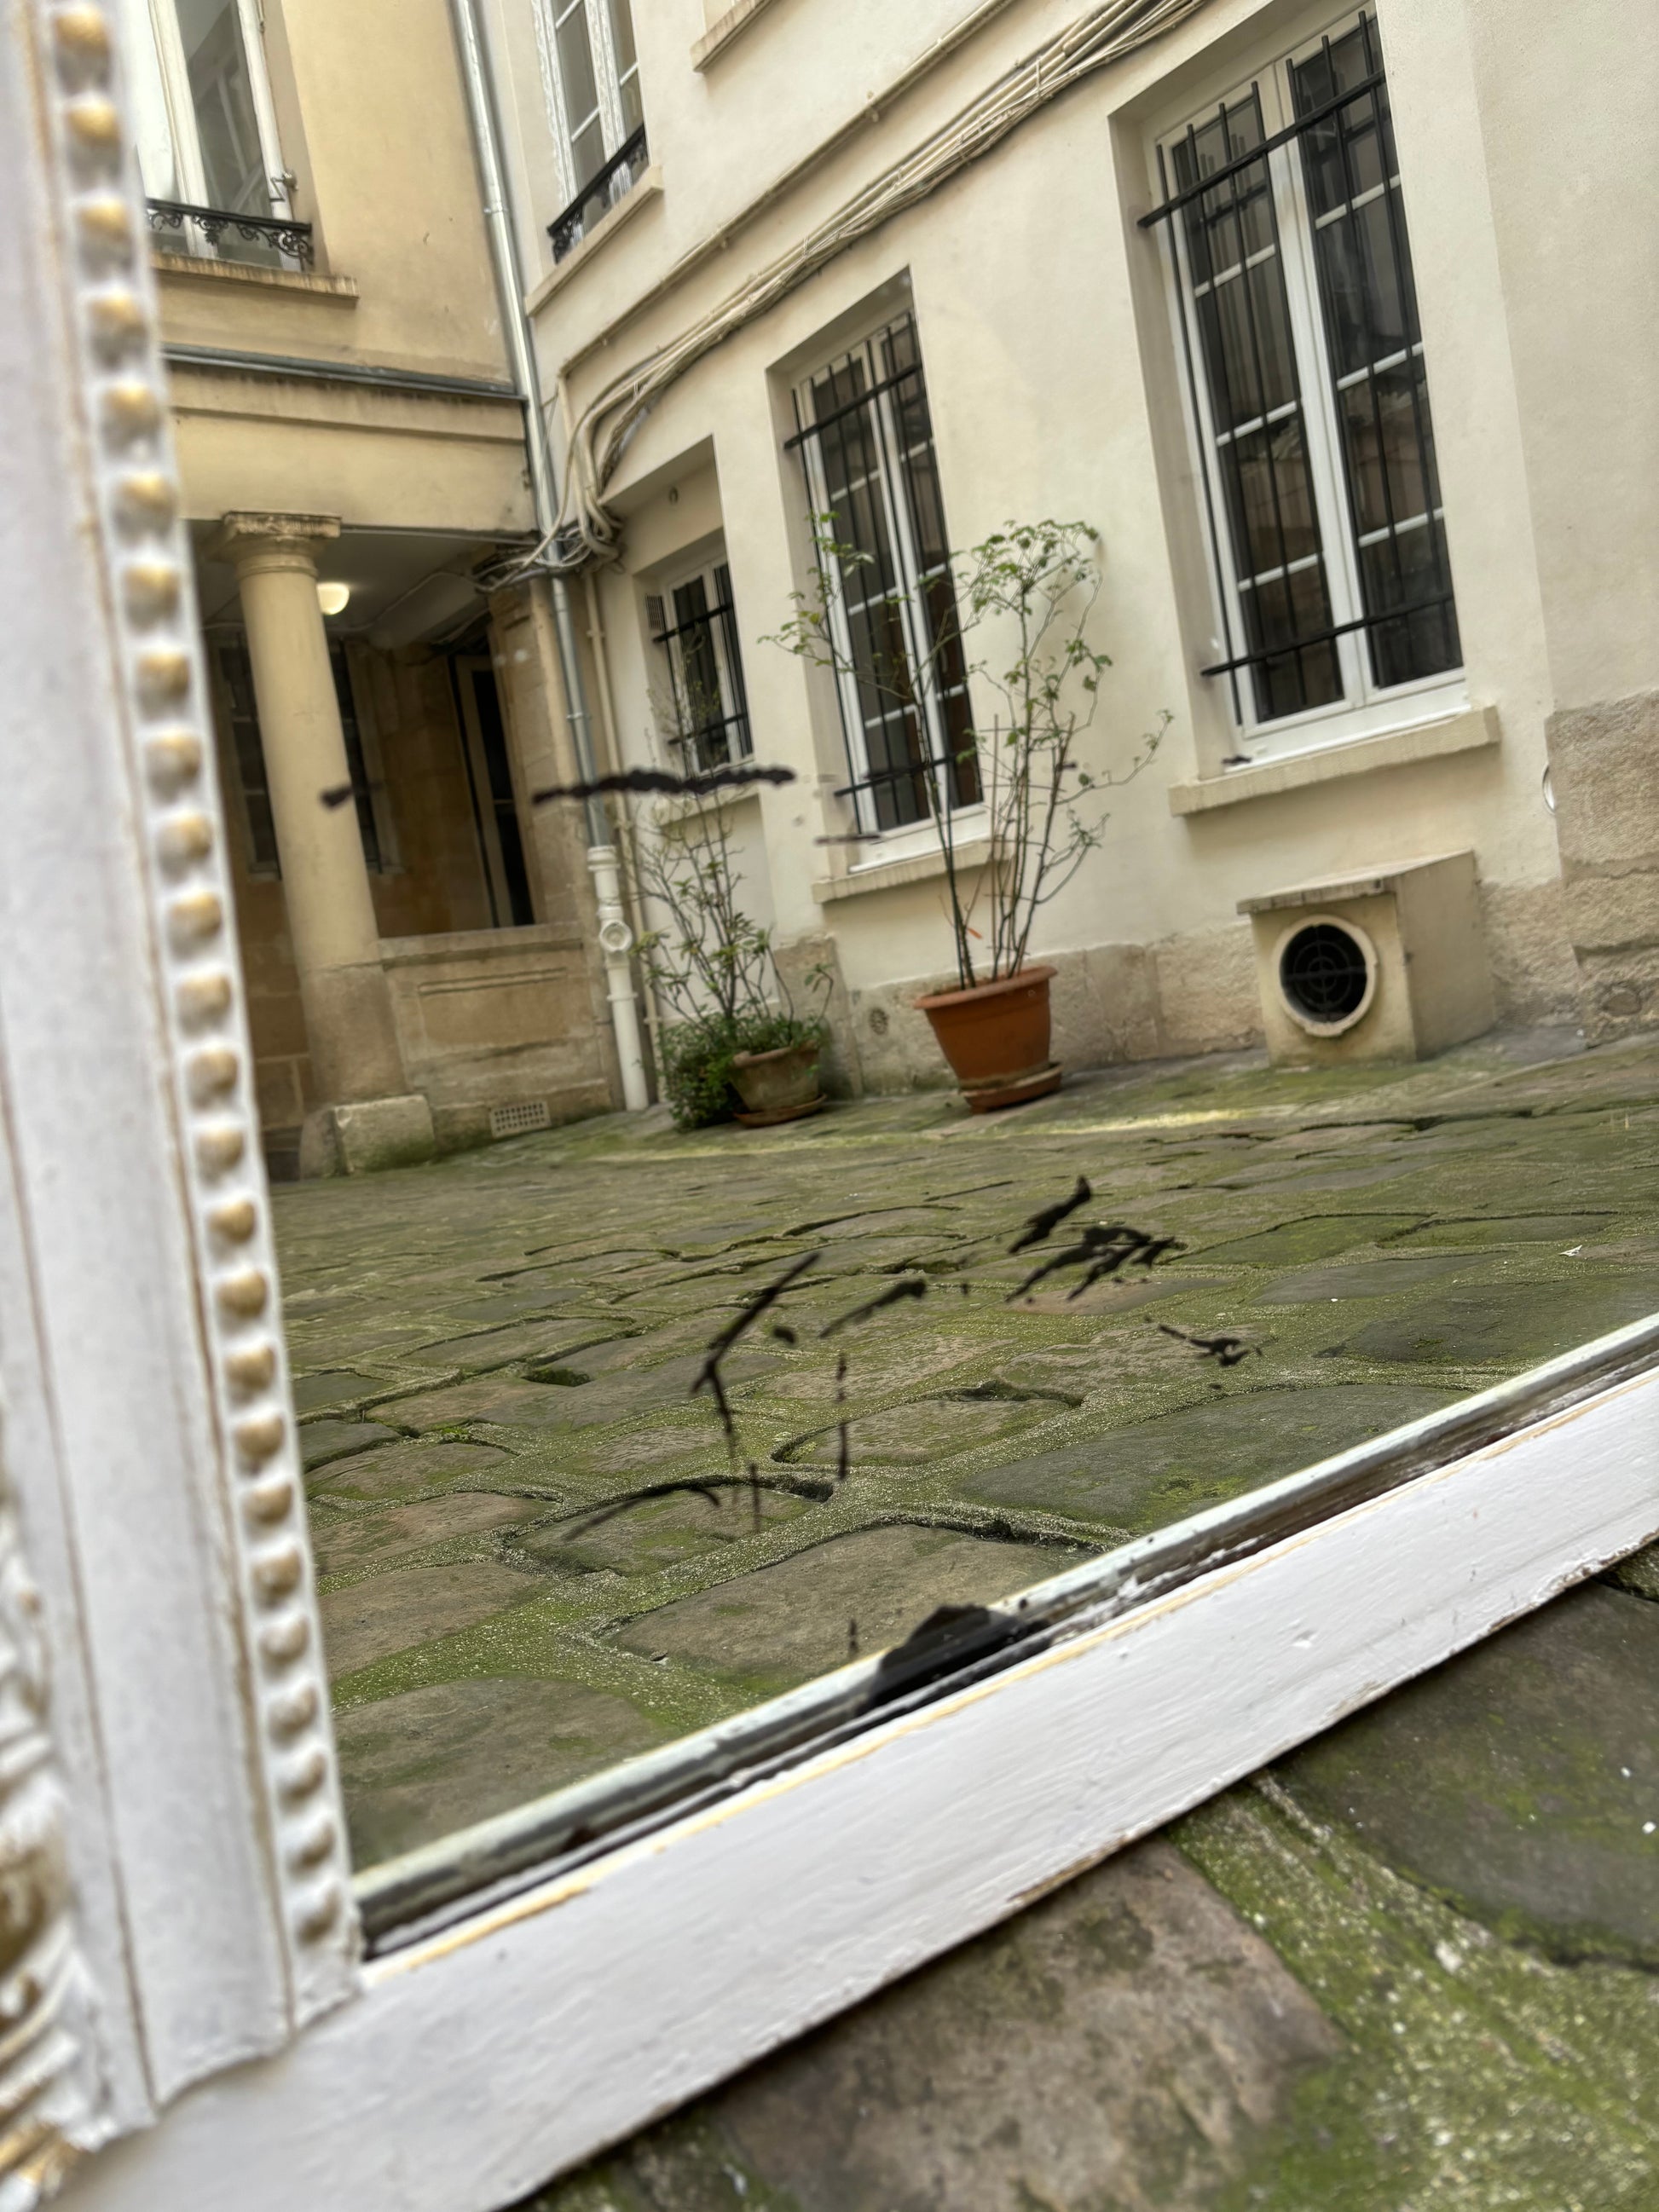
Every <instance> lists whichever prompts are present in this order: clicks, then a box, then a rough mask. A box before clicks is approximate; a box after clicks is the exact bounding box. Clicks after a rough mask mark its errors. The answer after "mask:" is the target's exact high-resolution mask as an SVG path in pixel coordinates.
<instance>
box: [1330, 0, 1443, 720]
mask: <svg viewBox="0 0 1659 2212" xmlns="http://www.w3.org/2000/svg"><path fill="white" fill-rule="evenodd" d="M1381 67H1382V62H1381V56H1380V52H1379V51H1378V48H1377V46H1376V36H1375V31H1374V27H1373V26H1372V24H1371V23H1370V21H1369V19H1366V18H1363V17H1362V19H1361V21H1359V23H1358V25H1357V26H1356V27H1354V29H1353V30H1352V31H1351V32H1348V33H1346V34H1345V35H1344V36H1343V37H1342V38H1340V39H1337V40H1326V41H1325V43H1324V45H1323V46H1322V49H1321V51H1320V52H1318V53H1317V54H1316V55H1314V56H1313V57H1312V58H1310V60H1308V61H1306V62H1304V63H1300V64H1297V66H1296V67H1295V68H1294V69H1293V70H1291V82H1292V87H1293V90H1294V94H1295V98H1296V104H1297V109H1298V111H1299V112H1303V113H1305V112H1308V110H1310V108H1314V107H1317V106H1320V105H1321V104H1322V102H1324V101H1326V100H1329V99H1331V98H1333V97H1334V95H1335V94H1338V93H1340V92H1342V91H1344V90H1347V89H1349V88H1352V87H1353V86H1355V85H1358V84H1361V83H1364V82H1365V80H1366V79H1367V78H1368V77H1370V76H1375V75H1377V74H1378V73H1380V70H1381ZM1301 143H1302V173H1303V179H1304V184H1305V186H1306V189H1307V194H1308V200H1309V204H1310V208H1311V209H1312V210H1313V214H1314V218H1315V226H1316V227H1315V239H1316V257H1315V258H1316V266H1317V269H1318V272H1319V293H1320V307H1321V310H1322V315H1323V319H1324V325H1325V333H1326V341H1327V343H1328V347H1329V350H1330V357H1331V365H1332V369H1333V372H1334V376H1335V379H1336V382H1337V386H1338V392H1337V418H1338V422H1339V425H1340V435H1341V443H1342V459H1343V467H1344V473H1345V476H1346V484H1347V495H1348V507H1349V519H1350V523H1351V526H1352V530H1353V533H1354V538H1355V541H1356V550H1357V552H1358V565H1359V577H1360V590H1361V596H1362V599H1363V602H1364V611H1365V613H1366V615H1367V616H1368V617H1369V616H1375V615H1378V614H1381V613H1383V611H1386V610H1388V609H1389V608H1393V607H1411V608H1414V609H1417V610H1419V611H1417V612H1415V613H1413V614H1412V615H1410V616H1408V617H1405V618H1403V619H1401V621H1399V622H1397V623H1386V624H1383V625H1381V626H1374V627H1370V628H1368V629H1367V630H1366V632H1365V639H1366V646H1367V650H1368V653H1369V655H1370V665H1371V674H1372V678H1373V681H1374V682H1376V684H1379V685H1382V686H1387V685H1389V684H1404V683H1409V682H1411V681H1413V680H1414V679H1415V678H1419V677H1424V676H1431V675H1435V674H1437V673H1438V672H1439V671H1442V670H1444V669H1450V668H1455V667H1456V666H1457V665H1458V663H1459V658H1460V652H1459V645H1458V639H1457V624H1456V618H1455V613H1454V611H1453V609H1452V605H1451V576H1450V570H1449V567H1448V565H1447V562H1446V552H1445V532H1444V529H1443V526H1442V523H1441V520H1440V514H1439V492H1438V488H1437V483H1436V481H1435V470H1434V431H1433V425H1432V422H1431V416H1430V413H1429V394H1428V384H1427V379H1426V376H1425V370H1424V366H1423V354H1422V346H1421V343H1420V341H1419V332H1418V324H1417V302H1416V295H1415V292H1414V290H1413V283H1412V268H1411V251H1410V247H1409V246H1408V244H1407V236H1406V214H1405V209H1404V207H1403V205H1402V204H1401V196H1400V179H1399V177H1398V175H1397V174H1396V173H1395V168H1394V161H1395V153H1394V141H1393V135H1392V131H1391V130H1390V127H1389V104H1388V91H1387V88H1386V87H1384V86H1381V85H1379V86H1376V87H1375V88H1373V89H1372V90H1371V91H1370V92H1367V93H1363V94H1359V95H1358V97H1357V98H1355V99H1353V100H1350V101H1349V102H1348V103H1347V104H1346V106H1343V107H1340V108H1339V109H1338V110H1337V111H1336V112H1335V113H1334V115H1331V116H1329V117H1328V118H1326V119H1325V120H1324V121H1323V122H1322V123H1320V124H1318V125H1315V126H1314V128H1313V129H1312V130H1311V131H1309V132H1308V133H1307V134H1306V136H1305V137H1304V139H1303V141H1302V142H1301Z"/></svg>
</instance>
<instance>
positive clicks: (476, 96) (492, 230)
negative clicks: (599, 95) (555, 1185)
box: [450, 0, 651, 1114]
mask: <svg viewBox="0 0 1659 2212" xmlns="http://www.w3.org/2000/svg"><path fill="white" fill-rule="evenodd" d="M450 4H451V9H452V11H453V16H454V21H455V39H456V44H457V46H459V50H460V57H461V72H462V75H463V76H464V78H465V82H466V104H467V112H468V114H469V116H470V117H471V124H472V146H473V151H474V154H475V155H476V157H477V164H478V177H479V181H480V183H481V184H482V185H483V206H484V222H485V226H486V228H488V230H489V252H490V258H491V260H492V261H493V263H494V264H495V289H496V292H497V294H498V295H499V297H500V301H501V328H502V330H503V331H504V332H505V333H506V337H507V359H508V361H509V362H510V363H511V365H512V369H513V384H514V385H515V386H516V387H517V389H518V393H519V398H520V404H522V406H523V409H524V427H525V449H526V455H527V457H528V459H529V463H530V488H531V494H532V499H533V501H534V503H535V509H536V527H537V529H538V532H540V533H541V534H542V536H543V537H544V538H545V537H547V536H550V534H551V532H553V530H554V529H555V528H556V526H557V522H558V514H559V499H558V488H557V484H556V479H555V477H554V472H553V454H552V449H551V447H550V445H549V443H548V437H547V417H546V413H545V410H544V407H543V404H542V390H541V377H540V373H539V371H538V368H537V363H536V346H535V339H534V337H533V335H532V331H531V328H530V322H529V319H528V317H527V316H526V313H525V309H524V275H523V271H522V270H521V269H520V266H519V245H518V240H517V238H516V236H515V235H514V233H513V212H512V209H511V206H510V204H509V203H508V199H507V172H506V170H505V168H504V167H503V165H502V161H501V132H500V129H499V127H498V125H497V123H496V118H495V100H494V98H493V96H492V94H491V91H490V84H489V67H488V64H487V63H486V61H485V58H484V34H483V22H482V21H481V20H480V17H479V14H478V0H450ZM550 584H551V587H552V592H553V630H554V635H555V637H556V640H557V642H558V651H559V674H560V677H561V678H562V682H563V685H564V700H565V714H566V718H567V720H568V722H569V725H570V739H571V744H572V745H573V747H574V751H575V755H576V772H577V774H578V775H580V778H581V780H582V781H583V782H584V783H592V781H594V779H595V777H596V775H597V774H598V769H597V766H596V763H595V759H594V752H593V718H592V714H591V712H590V711H589V708H588V704H587V685H586V680H585V678H584V677H583V675H582V663H581V653H580V647H579V646H578V644H577V641H576V624H575V620H574V617H573V615H572V612H571V606H570V587H569V586H568V584H567V582H566V581H565V579H564V578H563V577H562V576H559V575H556V576H554V577H552V578H551V579H550ZM586 806H587V866H588V870H589V872H590V873H591V874H592V878H593V892H594V897H595V900H596V902H597V904H598V907H599V949H600V951H602V952H603V953H604V955H605V989H606V994H607V995H608V997H609V999H610V1002H611V1027H612V1029H613V1030H615V1032H616V1037H617V1059H618V1060H619V1061H620V1062H621V1065H622V1081H623V1105H624V1106H625V1107H626V1109H628V1111H629V1113H630V1114H637V1113H639V1112H641V1111H642V1109H644V1108H645V1107H647V1106H648V1105H649V1104H650V1103H651V1093H650V1090H649V1087H648V1086H647V1083H646V1079H645V1055H644V1053H643V1052H642V1050H641V1040H640V1010H639V1004H638V1001H637V1000H635V996H634V971H633V968H632V965H631V963H630V958H629V956H630V955H631V953H632V952H633V950H634V933H633V931H632V929H630V928H629V923H628V916H627V914H626V912H625V911H624V909H623V900H622V875H621V863H620V860H619V857H618V854H617V848H616V846H615V844H614V843H613V842H612V838H611V822H610V818H609V817H608V816H607V815H606V813H605V802H604V800H603V799H600V798H599V797H598V796H597V795H595V796H592V797H590V798H589V799H588V800H587V802H586Z"/></svg>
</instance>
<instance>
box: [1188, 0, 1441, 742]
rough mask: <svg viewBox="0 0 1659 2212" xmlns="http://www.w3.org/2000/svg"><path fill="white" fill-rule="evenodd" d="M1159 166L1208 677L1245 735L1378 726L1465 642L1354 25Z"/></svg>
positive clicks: (1379, 105) (1391, 164)
mask: <svg viewBox="0 0 1659 2212" xmlns="http://www.w3.org/2000/svg"><path fill="white" fill-rule="evenodd" d="M1159 161H1160V165H1161V169H1162V173H1163V179H1164V189H1165V192H1166V194H1167V195H1168V197H1167V198H1166V202H1165V205H1164V208H1163V209H1161V210H1159V211H1158V216H1163V217H1164V218H1167V219H1168V220H1169V223H1170V240H1171V250H1172V252H1173V255H1174V259H1175V264H1176V272H1177V278H1178V283H1179V286H1180V292H1181V308H1182V337H1183V341H1184V343H1185V348H1186V354H1187V360H1188V368H1189V369H1190V372H1191V392H1192V400H1193V410H1194V420H1195V423H1196V428H1197V432H1198V437H1199V441H1200V446H1201V447H1202V449H1203V459H1204V465H1205V480H1206V503H1207V512H1208V516H1209V521H1210V526H1211V529H1212V536H1213V539H1214V548H1215V555H1216V571H1217V586H1218V593H1219V597H1220V601H1221V611H1222V627H1223V634H1224V636H1225V652H1224V653H1223V656H1222V658H1221V659H1220V661H1219V663H1218V665H1217V666H1216V667H1214V668H1213V669H1212V670H1209V671H1206V673H1211V674H1215V675H1218V676H1223V677H1225V678H1228V679H1229V680H1230V681H1231V684H1232V688H1233V698H1234V702H1235V707H1236V709H1237V717H1238V720H1239V724H1240V726H1241V730H1242V732H1243V734H1244V735H1245V736H1246V737H1247V738H1248V737H1250V736H1255V735H1271V734H1276V733H1279V732H1283V733H1285V734H1286V735H1288V736H1289V737H1290V738H1291V739H1292V740H1293V741H1294V740H1296V739H1297V737H1298V735H1299V737H1300V740H1301V741H1302V742H1307V741H1308V739H1309V738H1310V737H1312V736H1315V735H1317V734H1318V729H1319V726H1320V725H1321V724H1322V723H1324V722H1326V721H1328V720H1331V719H1333V718H1334V717H1337V716H1340V717H1341V718H1342V723H1343V727H1344V730H1345V731H1346V730H1347V729H1348V728H1350V727H1351V726H1352V724H1353V722H1354V720H1355V719H1356V717H1357V719H1358V723H1359V726H1362V727H1363V726H1368V725H1369V726H1382V725H1383V723H1384V722H1386V721H1387V720H1390V719H1395V718H1397V715H1398V713H1399V706H1400V702H1401V699H1402V697H1406V696H1410V695H1412V694H1414V693H1419V692H1431V691H1433V690H1436V689H1437V688H1441V687H1443V686H1445V685H1446V684H1447V683H1448V679H1449V678H1455V675H1456V672H1457V671H1458V668H1459V665H1460V662H1461V659H1462V654H1461V651H1460V647H1459V643H1458V635H1457V619H1456V613H1455V607H1454V605H1453V599H1452V586H1451V574H1450V569H1449V565H1448V562H1447V557H1446V538H1445V530H1444V524H1443V510H1442V507H1441V501H1440V487H1439V481H1438V478H1437V475H1436V471H1435V460H1434V431H1433V425H1432V421H1431V416H1430V411H1429V395H1428V384H1427V379H1426V373H1425V366H1424V359H1423V342H1422V337H1421V333H1420V331H1419V326H1418V318H1417V301H1416V295H1415V292H1414V290H1413V283H1412V265H1411V249H1410V246H1409V243H1408V241H1407V234H1406V217H1405V211H1404V209H1403V207H1402V205H1401V196H1400V175H1399V164H1398V161H1397V159H1396V156H1395V143H1394V131H1393V128H1392V125H1391V124H1390V120H1389V96H1388V88H1387V85H1386V83H1385V82H1384V77H1383V59H1382V52H1381V49H1380V47H1379V46H1378V43H1377V37H1376V23H1375V21H1374V20H1373V18H1372V17H1370V15H1364V14H1362V15H1358V16H1357V17H1350V18H1348V19H1347V20H1346V21H1345V22H1344V23H1343V24H1342V25H1341V26H1340V27H1338V28H1337V29H1336V30H1334V31H1332V32H1330V33H1328V34H1327V35H1325V36H1324V37H1322V38H1321V39H1319V40H1316V41H1315V42H1314V43H1313V44H1312V45H1311V46H1308V47H1304V48H1302V49H1300V50H1299V51H1298V52H1296V53H1294V54H1292V55H1291V56H1290V57H1289V58H1287V59H1286V60H1285V61H1284V62H1283V63H1282V64H1279V66H1278V67H1276V68H1275V69H1273V70H1268V71H1266V72H1264V73H1263V74H1262V75H1261V76H1259V77H1257V78H1255V80H1253V81H1252V82H1250V83H1249V85H1247V86H1244V87H1243V88H1240V89H1238V90H1237V91H1235V92H1233V93H1231V94H1229V95H1228V97H1227V98H1226V99H1225V100H1223V101H1222V102H1221V103H1220V104H1219V105H1218V106H1216V107H1214V108H1212V109H1211V110H1209V111H1208V112H1206V113H1205V114H1203V115H1201V116H1198V117H1195V118H1193V119H1192V120H1191V121H1190V122H1189V123H1188V125H1186V127H1185V128H1184V129H1183V130H1182V131H1180V132H1178V133H1177V134H1176V136H1175V137H1172V138H1170V139H1169V140H1167V141H1166V142H1165V143H1164V145H1163V146H1162V147H1160V149H1159ZM1158 216H1154V217H1153V218H1151V220H1154V221H1156V220H1158Z"/></svg>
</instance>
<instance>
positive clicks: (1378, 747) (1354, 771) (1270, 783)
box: [1170, 707, 1500, 814]
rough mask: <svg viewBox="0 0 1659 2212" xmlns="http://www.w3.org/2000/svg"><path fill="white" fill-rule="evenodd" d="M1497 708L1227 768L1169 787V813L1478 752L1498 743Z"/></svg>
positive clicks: (1476, 709)
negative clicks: (1214, 773) (1448, 756)
mask: <svg viewBox="0 0 1659 2212" xmlns="http://www.w3.org/2000/svg"><path fill="white" fill-rule="evenodd" d="M1499 737H1500V732H1499V730H1498V709H1497V708H1495V707H1470V708H1466V709H1465V711H1464V712H1463V713H1462V714H1449V715H1447V716H1445V717H1444V718H1443V719H1442V720H1439V721H1435V722H1419V723H1418V724H1417V725H1416V726H1415V727H1413V728H1412V729H1409V730H1388V731H1385V732H1383V735H1382V736H1381V737H1376V738H1352V740H1351V741H1350V742H1349V743H1348V744H1334V745H1327V746H1324V747H1322V749H1321V750H1319V751H1317V752H1310V753H1295V754H1292V755H1291V757H1289V758H1288V759H1286V760H1273V761H1260V762H1257V763H1255V764H1254V765H1253V766H1252V767H1249V768H1239V769H1224V770H1223V771H1222V773H1221V774H1220V775H1206V776H1202V777H1200V779H1199V780H1198V781H1196V782H1194V783H1173V784H1171V785H1170V813H1171V814H1207V813H1209V812H1210V811H1212V809H1213V808H1215V807H1218V806H1237V805H1240V804H1241V803H1242V802H1243V800H1245V799H1273V798H1276V797H1277V796H1278V795H1279V793H1280V792H1285V791H1300V790H1302V789H1304V787H1306V786H1308V785H1310V784H1316V783H1334V782H1335V781H1337V780H1338V778H1339V777H1342V776H1349V775H1371V774H1373V773H1374V772H1375V771H1376V769H1385V768H1409V767H1411V766H1412V765H1413V763H1415V762H1418V761H1425V760H1439V759H1441V758H1442V757H1444V756H1446V755H1448V754H1450V753H1468V752H1478V751H1480V750H1481V749H1482V748H1483V747H1484V746H1486V745H1495V744H1498V741H1499Z"/></svg>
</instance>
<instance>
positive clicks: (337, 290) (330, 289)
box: [150, 248, 359, 307]
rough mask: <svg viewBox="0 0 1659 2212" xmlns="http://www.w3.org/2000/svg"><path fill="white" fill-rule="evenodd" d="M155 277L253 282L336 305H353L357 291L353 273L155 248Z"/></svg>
mask: <svg viewBox="0 0 1659 2212" xmlns="http://www.w3.org/2000/svg"><path fill="white" fill-rule="evenodd" d="M150 266H151V267H152V268H153V269H154V270H155V273H156V275H157V276H182V277H184V278H185V281H186V282H199V283H207V284H252V285H255V286H257V287H258V288H259V289H262V290H264V291H267V292H289V293H293V294H295V295H297V296H298V297H299V298H301V299H302V300H321V301H325V302H331V303H332V305H333V306H335V307H356V304H357V301H358V298H359V294H358V290H357V280H356V277H355V276H319V274H318V273H317V271H316V270H303V269H262V268H260V267H259V266H258V264H255V263H253V262H250V261H210V260H209V259H208V258H207V256H206V255H205V254H201V253H167V252H163V251H161V249H160V248H158V249H157V250H156V251H155V252H153V253H152V254H151V255H150Z"/></svg>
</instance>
